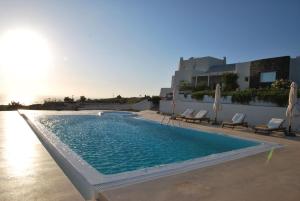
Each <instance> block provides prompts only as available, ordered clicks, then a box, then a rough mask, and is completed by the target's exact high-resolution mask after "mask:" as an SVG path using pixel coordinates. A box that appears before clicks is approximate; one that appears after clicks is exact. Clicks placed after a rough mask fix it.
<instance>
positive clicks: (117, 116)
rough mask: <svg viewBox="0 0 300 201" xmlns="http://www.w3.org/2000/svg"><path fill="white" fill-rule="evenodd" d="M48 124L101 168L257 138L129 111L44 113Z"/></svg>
mask: <svg viewBox="0 0 300 201" xmlns="http://www.w3.org/2000/svg"><path fill="white" fill-rule="evenodd" d="M38 120H39V122H40V123H42V124H43V125H44V126H45V127H46V128H47V129H48V130H50V131H51V132H53V133H54V134H55V135H56V136H57V137H58V138H59V139H60V140H61V141H62V142H63V143H64V144H66V145H67V146H69V148H71V149H72V150H73V151H74V152H75V153H77V154H78V155H79V156H80V157H81V158H83V159H84V160H85V161H86V162H87V163H89V164H90V165H91V166H92V167H94V168H95V169H96V170H98V171H99V172H101V173H102V174H115V173H121V172H126V171H131V170H137V169H142V168H146V167H153V166H157V165H163V164H169V163H175V162H181V161H185V160H189V159H194V158H198V157H203V156H207V155H210V154H216V153H221V152H226V151H231V150H236V149H241V148H245V147H250V146H255V145H257V144H258V143H257V142H253V141H248V140H242V139H238V138H233V137H228V136H224V135H218V134H212V133H206V132H202V131H196V130H192V129H185V128H179V127H173V126H167V125H161V124H159V123H155V122H151V121H146V120H141V119H137V118H134V116H133V115H131V114H130V113H103V114H102V115H101V116H97V115H47V116H41V117H39V119H38Z"/></svg>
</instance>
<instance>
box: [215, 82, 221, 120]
mask: <svg viewBox="0 0 300 201" xmlns="http://www.w3.org/2000/svg"><path fill="white" fill-rule="evenodd" d="M213 110H214V112H215V114H216V116H215V123H217V118H218V111H221V110H222V105H221V87H220V84H217V86H216V91H215V101H214V105H213Z"/></svg>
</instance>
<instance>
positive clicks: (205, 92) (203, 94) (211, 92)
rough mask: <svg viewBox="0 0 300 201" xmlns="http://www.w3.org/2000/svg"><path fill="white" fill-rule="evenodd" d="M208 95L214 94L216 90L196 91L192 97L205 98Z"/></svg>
mask: <svg viewBox="0 0 300 201" xmlns="http://www.w3.org/2000/svg"><path fill="white" fill-rule="evenodd" d="M205 95H208V96H212V97H213V96H214V91H209V90H205V91H196V92H193V93H192V98H194V99H196V100H203V98H204V96H205Z"/></svg>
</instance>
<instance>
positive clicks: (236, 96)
mask: <svg viewBox="0 0 300 201" xmlns="http://www.w3.org/2000/svg"><path fill="white" fill-rule="evenodd" d="M253 99H254V93H253V90H249V89H247V90H243V91H236V92H233V93H232V99H231V101H232V102H233V103H241V104H249V103H250V101H251V100H253Z"/></svg>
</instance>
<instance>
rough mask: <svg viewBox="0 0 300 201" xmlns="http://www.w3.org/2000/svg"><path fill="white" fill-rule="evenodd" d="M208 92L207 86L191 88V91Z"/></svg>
mask: <svg viewBox="0 0 300 201" xmlns="http://www.w3.org/2000/svg"><path fill="white" fill-rule="evenodd" d="M204 90H209V87H208V86H207V85H198V86H196V87H195V88H193V91H204Z"/></svg>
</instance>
